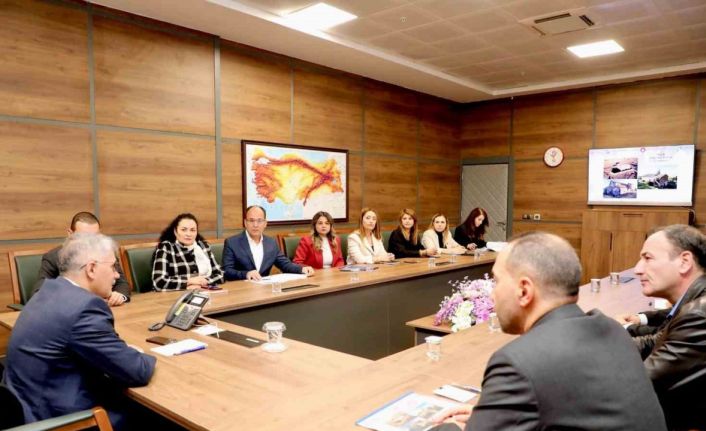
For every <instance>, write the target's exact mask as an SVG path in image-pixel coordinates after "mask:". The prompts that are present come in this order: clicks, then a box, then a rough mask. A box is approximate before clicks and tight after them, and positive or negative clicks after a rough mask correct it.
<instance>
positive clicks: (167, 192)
mask: <svg viewBox="0 0 706 431" xmlns="http://www.w3.org/2000/svg"><path fill="white" fill-rule="evenodd" d="M215 158H216V156H215V142H214V141H213V140H212V139H207V138H204V139H196V138H182V137H174V136H164V135H154V134H146V133H129V132H108V131H99V132H98V173H99V174H98V179H99V184H100V186H99V190H100V209H101V223H102V225H103V230H104V231H105V232H106V233H108V234H128V233H145V232H160V231H161V230H162V229H164V228H165V227H166V226H167V225H168V224H169V222H170V221H171V220H172V219H173V218H174V217H176V215H177V214H179V213H183V212H190V213H193V214H194V215H195V216H196V217H197V218H198V219H199V229H200V230H202V231H204V230H213V229H215V228H216V167H215V163H214V160H215Z"/></svg>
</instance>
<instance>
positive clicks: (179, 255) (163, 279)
mask: <svg viewBox="0 0 706 431" xmlns="http://www.w3.org/2000/svg"><path fill="white" fill-rule="evenodd" d="M152 283H153V285H154V290H157V291H161V290H181V289H186V288H187V287H206V286H208V285H209V284H216V283H223V271H222V270H221V267H220V266H219V265H218V263H217V262H216V258H215V257H213V253H212V252H211V248H210V247H209V246H208V243H207V242H206V240H204V239H203V237H202V236H201V234H199V222H198V221H197V220H196V217H194V216H193V215H192V214H188V213H186V214H179V215H178V216H177V217H176V218H175V219H174V220H173V221H172V222H171V223H170V224H169V226H168V227H167V228H166V229H164V231H163V232H162V235H160V237H159V244H158V245H157V249H156V250H155V251H154V255H153V256H152Z"/></svg>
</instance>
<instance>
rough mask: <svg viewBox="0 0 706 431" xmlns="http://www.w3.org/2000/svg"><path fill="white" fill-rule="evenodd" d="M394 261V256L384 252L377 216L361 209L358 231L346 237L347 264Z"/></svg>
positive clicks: (371, 211)
mask: <svg viewBox="0 0 706 431" xmlns="http://www.w3.org/2000/svg"><path fill="white" fill-rule="evenodd" d="M394 259H395V255H394V254H392V253H388V252H387V251H385V246H384V245H383V243H382V235H381V234H380V225H379V224H378V216H377V214H375V211H373V210H372V209H370V208H363V210H362V211H361V212H360V219H359V220H358V229H356V230H355V231H353V233H352V234H350V235H348V263H374V262H387V261H390V260H394Z"/></svg>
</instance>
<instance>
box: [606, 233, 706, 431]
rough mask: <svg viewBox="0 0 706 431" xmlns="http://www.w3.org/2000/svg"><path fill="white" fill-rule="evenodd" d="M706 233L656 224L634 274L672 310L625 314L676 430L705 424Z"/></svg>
mask: <svg viewBox="0 0 706 431" xmlns="http://www.w3.org/2000/svg"><path fill="white" fill-rule="evenodd" d="M705 269H706V236H705V235H704V234H703V233H701V232H700V231H699V230H698V229H696V228H694V227H692V226H686V225H671V226H666V227H662V228H658V229H657V230H656V231H655V232H654V233H653V234H652V235H650V236H649V237H648V238H647V239H646V240H645V243H644V244H643V246H642V250H641V251H640V260H639V261H638V262H637V265H635V275H636V276H637V277H639V279H640V283H641V284H642V293H644V294H645V295H646V296H654V297H658V298H664V299H666V300H668V301H669V302H670V303H672V304H674V306H673V307H672V308H671V309H669V310H660V311H651V312H645V313H644V316H642V317H640V316H639V315H633V316H629V315H623V316H620V317H619V319H620V320H621V323H622V322H625V323H631V324H633V325H638V326H637V328H638V330H637V331H633V332H634V333H635V334H636V335H637V336H636V337H635V338H634V340H635V342H636V344H637V346H638V350H639V351H640V354H641V355H642V357H643V359H644V360H645V368H646V369H647V374H648V375H649V376H650V378H651V379H652V383H653V384H654V387H655V390H656V391H657V396H658V397H659V400H660V402H661V403H662V408H663V409H664V414H665V416H666V418H667V425H669V428H670V429H673V430H682V429H684V430H692V429H699V430H706V415H704V411H705V410H706V392H705V391H704V387H706V272H705Z"/></svg>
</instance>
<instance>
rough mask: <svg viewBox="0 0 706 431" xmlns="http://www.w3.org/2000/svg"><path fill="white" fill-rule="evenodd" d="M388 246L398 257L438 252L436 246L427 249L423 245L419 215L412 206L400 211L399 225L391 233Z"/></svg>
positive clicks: (428, 254)
mask: <svg viewBox="0 0 706 431" xmlns="http://www.w3.org/2000/svg"><path fill="white" fill-rule="evenodd" d="M387 248H388V249H389V250H390V253H393V254H394V255H395V257H396V258H401V257H420V256H433V255H435V254H436V249H435V248H430V249H425V248H424V247H422V241H420V239H419V227H418V226H417V215H416V214H415V213H414V210H412V209H410V208H405V209H403V210H402V211H400V215H399V226H397V229H395V230H393V231H392V233H391V234H390V241H389V243H388V245H387Z"/></svg>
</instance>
